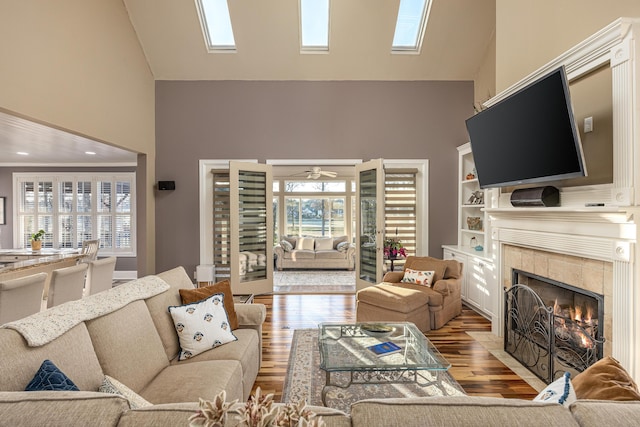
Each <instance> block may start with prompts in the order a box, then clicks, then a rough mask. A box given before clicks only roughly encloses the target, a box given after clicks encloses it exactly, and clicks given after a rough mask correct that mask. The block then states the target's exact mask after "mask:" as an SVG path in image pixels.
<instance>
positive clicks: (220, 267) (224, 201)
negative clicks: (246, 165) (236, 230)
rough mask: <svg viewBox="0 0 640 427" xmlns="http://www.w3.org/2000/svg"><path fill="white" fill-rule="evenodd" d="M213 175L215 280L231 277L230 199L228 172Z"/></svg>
mask: <svg viewBox="0 0 640 427" xmlns="http://www.w3.org/2000/svg"><path fill="white" fill-rule="evenodd" d="M211 173H212V174H213V265H214V266H215V269H214V271H215V280H216V281H220V280H225V279H229V278H230V277H231V270H230V268H231V245H230V243H229V242H230V241H231V223H230V215H231V198H230V184H229V170H228V169H226V170H212V171H211Z"/></svg>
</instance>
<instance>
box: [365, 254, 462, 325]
mask: <svg viewBox="0 0 640 427" xmlns="http://www.w3.org/2000/svg"><path fill="white" fill-rule="evenodd" d="M408 268H409V269H412V270H419V271H433V272H434V277H433V282H432V286H425V285H417V284H412V283H403V282H402V278H403V277H404V272H405V270H406V269H408ZM462 268H463V264H462V263H460V262H458V261H456V260H441V259H437V258H432V257H415V256H410V257H407V260H406V262H405V264H404V269H403V271H397V272H395V271H392V272H388V273H387V274H385V276H384V278H383V279H382V280H383V283H380V284H378V285H375V286H371V287H368V288H365V289H362V290H361V291H359V292H358V294H357V296H356V298H357V311H356V319H357V320H358V321H398V320H406V321H412V322H413V323H416V325H417V326H418V327H419V328H420V329H421V330H422V331H428V330H430V329H440V328H441V327H442V326H444V325H445V324H446V323H447V322H449V320H451V319H453V318H454V317H456V316H458V315H459V314H460V313H461V312H462V299H461V290H462Z"/></svg>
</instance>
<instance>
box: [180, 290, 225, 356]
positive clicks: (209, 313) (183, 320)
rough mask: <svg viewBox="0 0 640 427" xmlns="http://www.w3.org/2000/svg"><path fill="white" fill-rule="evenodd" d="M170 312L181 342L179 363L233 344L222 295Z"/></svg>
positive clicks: (182, 306)
mask: <svg viewBox="0 0 640 427" xmlns="http://www.w3.org/2000/svg"><path fill="white" fill-rule="evenodd" d="M169 313H171V317H172V318H173V324H174V326H175V328H176V331H177V333H178V340H179V341H180V355H179V356H178V360H185V359H189V358H191V357H193V356H196V355H198V354H200V353H202V352H205V351H207V350H209V349H212V348H216V347H219V346H221V345H223V344H226V343H228V342H231V341H236V340H237V339H238V338H236V336H235V335H233V332H231V325H229V318H228V317H227V312H226V311H225V309H224V294H214V295H211V296H210V297H209V298H207V299H205V300H202V301H200V302H196V303H192V304H186V305H179V306H171V307H169Z"/></svg>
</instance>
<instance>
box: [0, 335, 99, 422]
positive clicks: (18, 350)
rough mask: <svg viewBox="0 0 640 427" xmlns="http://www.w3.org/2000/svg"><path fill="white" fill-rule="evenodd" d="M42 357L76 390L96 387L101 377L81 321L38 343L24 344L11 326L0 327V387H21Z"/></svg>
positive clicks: (90, 342) (27, 381) (29, 378)
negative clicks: (55, 367) (32, 345)
mask: <svg viewBox="0 0 640 427" xmlns="http://www.w3.org/2000/svg"><path fill="white" fill-rule="evenodd" d="M71 350H73V351H71ZM45 359H49V360H53V361H54V362H55V364H56V366H57V367H58V368H60V370H62V372H64V373H65V374H66V375H67V376H68V377H69V378H71V379H73V382H74V383H75V385H76V386H78V388H79V389H80V390H88V391H96V390H98V387H100V384H101V383H102V379H103V378H104V373H103V372H102V368H101V367H100V363H99V362H98V358H97V356H96V353H95V352H94V350H93V344H92V341H91V337H90V336H89V332H88V331H87V327H86V326H85V324H84V323H80V324H79V325H77V326H75V327H73V328H72V329H71V330H69V331H67V332H65V333H64V334H62V335H61V336H60V337H58V338H57V339H55V340H53V341H52V342H50V343H48V344H45V345H43V346H40V347H28V346H27V343H26V341H25V340H24V338H22V335H20V334H19V333H18V332H16V331H14V330H13V329H0V361H2V363H0V390H3V391H23V390H24V389H25V387H26V386H27V384H28V383H29V381H31V379H32V378H33V375H34V373H35V372H36V371H37V370H38V368H39V367H40V365H41V364H42V361H43V360H45ZM0 419H1V418H0Z"/></svg>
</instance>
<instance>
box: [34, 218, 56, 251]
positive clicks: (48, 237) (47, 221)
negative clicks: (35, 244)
mask: <svg viewBox="0 0 640 427" xmlns="http://www.w3.org/2000/svg"><path fill="white" fill-rule="evenodd" d="M38 230H44V231H45V233H44V236H42V239H41V240H42V247H43V248H52V247H53V233H52V230H53V216H52V215H40V216H38Z"/></svg>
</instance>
